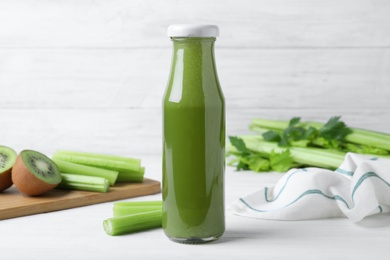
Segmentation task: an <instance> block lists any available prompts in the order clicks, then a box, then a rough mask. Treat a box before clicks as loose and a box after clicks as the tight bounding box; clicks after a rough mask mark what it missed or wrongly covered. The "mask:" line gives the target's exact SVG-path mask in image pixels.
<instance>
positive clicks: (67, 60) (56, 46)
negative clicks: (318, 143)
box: [0, 0, 390, 158]
mask: <svg viewBox="0 0 390 260" xmlns="http://www.w3.org/2000/svg"><path fill="white" fill-rule="evenodd" d="M173 23H212V24H217V25H219V26H220V30H221V36H220V37H219V39H218V41H217V43H216V59H217V66H218V72H219V78H220V82H221V85H222V87H223V91H224V94H225V98H226V102H227V134H228V135H236V134H241V133H248V130H247V126H248V124H249V123H250V120H251V119H252V118H254V117H265V118H275V119H289V118H290V117H293V116H301V117H303V118H304V119H314V120H326V119H328V118H329V117H330V116H334V115H340V116H342V118H343V119H344V120H345V121H346V122H347V123H348V124H350V125H352V126H356V127H366V128H370V129H375V130H380V131H386V132H390V115H389V111H390V101H389V100H390V1H388V0H241V1H234V0H214V1H213V0H191V1H179V0H176V1H175V0H165V1H159V0H0V90H1V91H0V110H1V112H0V118H1V121H0V144H4V145H9V146H11V147H14V148H15V149H16V150H18V151H20V150H22V149H36V150H39V151H42V152H44V153H48V154H50V153H53V152H54V151H55V150H56V149H59V148H62V149H78V150H89V151H97V152H109V153H114V154H124V155H129V156H134V157H141V158H142V156H144V155H160V154H161V99H162V96H163V92H164V90H165V86H166V83H167V78H168V72H169V67H170V62H171V60H170V59H171V42H170V40H169V39H168V37H167V36H166V28H167V27H168V25H170V24H173Z"/></svg>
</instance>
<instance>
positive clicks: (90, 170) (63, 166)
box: [53, 158, 118, 186]
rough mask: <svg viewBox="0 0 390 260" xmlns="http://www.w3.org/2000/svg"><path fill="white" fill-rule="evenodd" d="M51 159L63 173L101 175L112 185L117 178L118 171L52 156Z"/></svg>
mask: <svg viewBox="0 0 390 260" xmlns="http://www.w3.org/2000/svg"><path fill="white" fill-rule="evenodd" d="M53 161H54V162H55V163H56V165H57V166H58V168H59V170H60V171H61V172H63V173H71V174H78V175H87V176H97V177H103V178H106V179H107V180H108V181H109V183H110V185H111V186H112V185H114V184H115V182H116V179H117V178H118V172H117V171H112V170H107V169H102V168H97V167H92V166H87V165H82V164H77V163H71V162H65V161H62V160H59V159H57V158H53Z"/></svg>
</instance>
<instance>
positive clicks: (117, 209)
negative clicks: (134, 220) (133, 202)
mask: <svg viewBox="0 0 390 260" xmlns="http://www.w3.org/2000/svg"><path fill="white" fill-rule="evenodd" d="M156 210H161V205H160V206H130V207H128V206H115V204H114V208H113V213H114V217H120V216H124V215H133V214H137V213H144V212H149V211H156Z"/></svg>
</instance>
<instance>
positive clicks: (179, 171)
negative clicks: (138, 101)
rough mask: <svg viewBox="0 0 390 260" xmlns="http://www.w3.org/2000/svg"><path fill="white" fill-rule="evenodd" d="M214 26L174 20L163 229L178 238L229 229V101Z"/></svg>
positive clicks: (209, 236) (212, 236)
mask: <svg viewBox="0 0 390 260" xmlns="http://www.w3.org/2000/svg"><path fill="white" fill-rule="evenodd" d="M218 34H219V29H218V27H217V26H215V25H188V24H187V25H171V26H170V27H169V28H168V36H169V37H171V40H172V42H173V57H172V64H171V72H170V76H169V81H168V86H167V89H166V92H165V95H164V100H163V162H162V166H163V179H162V193H163V229H164V232H165V234H166V235H167V236H168V237H169V238H170V239H171V240H173V241H175V242H181V243H206V242H210V241H213V240H216V239H218V238H219V237H221V236H222V234H223V233H224V231H225V215H224V213H225V212H224V211H225V210H224V171H225V101H224V97H223V94H222V90H221V87H220V85H219V81H218V76H217V71H216V65H215V59H214V42H215V40H216V37H217V36H218Z"/></svg>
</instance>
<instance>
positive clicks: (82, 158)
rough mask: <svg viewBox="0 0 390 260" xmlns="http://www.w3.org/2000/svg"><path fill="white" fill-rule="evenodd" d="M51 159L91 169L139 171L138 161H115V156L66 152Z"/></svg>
mask: <svg viewBox="0 0 390 260" xmlns="http://www.w3.org/2000/svg"><path fill="white" fill-rule="evenodd" d="M53 159H57V160H61V161H67V162H71V163H78V164H83V165H88V166H93V167H99V168H104V169H109V170H114V171H118V172H121V171H125V172H126V171H130V172H139V171H140V168H141V166H140V161H139V160H134V161H125V160H123V158H121V159H115V156H108V155H107V156H102V155H100V156H92V155H85V154H78V153H77V152H76V153H66V152H60V151H58V152H56V153H55V154H54V155H53Z"/></svg>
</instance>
